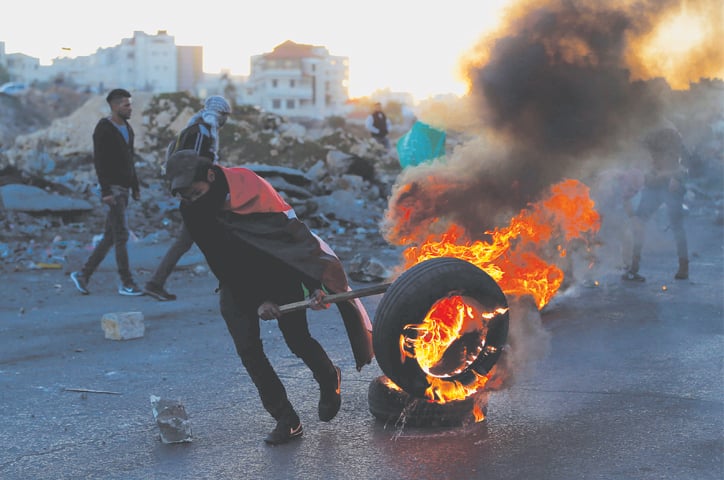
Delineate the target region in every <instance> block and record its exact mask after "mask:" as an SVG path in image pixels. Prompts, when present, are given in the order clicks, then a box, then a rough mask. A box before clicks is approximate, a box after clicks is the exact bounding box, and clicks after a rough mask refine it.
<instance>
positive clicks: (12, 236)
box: [0, 92, 400, 270]
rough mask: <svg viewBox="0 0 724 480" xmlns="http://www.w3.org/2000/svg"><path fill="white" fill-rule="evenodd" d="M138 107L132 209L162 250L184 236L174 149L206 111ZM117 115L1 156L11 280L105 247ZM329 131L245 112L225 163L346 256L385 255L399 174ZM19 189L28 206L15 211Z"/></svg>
mask: <svg viewBox="0 0 724 480" xmlns="http://www.w3.org/2000/svg"><path fill="white" fill-rule="evenodd" d="M3 100H5V99H0V101H3ZM14 100H15V99H11V101H14ZM132 102H133V115H132V118H131V120H130V123H131V125H132V127H133V129H134V132H135V134H136V142H135V146H136V154H137V161H136V169H137V173H138V175H139V181H140V183H141V200H140V202H133V201H131V203H130V206H129V210H128V215H129V226H130V229H131V231H132V240H131V241H141V242H157V241H159V240H163V239H168V238H169V236H171V235H174V234H175V232H176V231H177V230H178V226H179V224H180V222H181V217H180V214H179V212H178V209H177V203H178V202H177V200H175V199H173V198H172V197H170V195H169V193H168V189H167V185H166V182H165V180H164V179H163V176H162V167H163V163H164V161H165V156H164V155H165V151H166V147H167V146H168V143H169V142H170V141H171V140H172V139H173V138H174V136H175V135H176V134H177V133H178V132H179V131H180V130H181V129H182V128H183V127H185V126H186V124H187V122H188V120H189V119H190V118H191V116H192V115H193V114H194V113H196V112H197V111H198V110H199V109H200V108H201V107H202V104H201V101H200V100H199V99H197V98H195V97H191V96H189V95H187V94H185V93H175V94H162V95H156V96H153V95H151V94H147V93H143V92H138V93H134V95H133V97H132ZM23 115H27V116H28V118H31V119H35V118H40V117H41V116H37V115H35V114H34V113H24V109H23V108H22V105H20V106H19V107H18V109H17V111H16V112H15V115H14V116H12V115H11V116H10V118H0V122H2V125H0V126H4V124H6V123H13V122H14V121H16V119H17V118H18V117H19V116H20V117H22V116H23ZM106 115H108V105H107V104H106V102H105V99H104V97H103V96H102V95H91V96H88V98H87V100H86V101H85V102H84V103H83V104H82V105H80V106H79V107H78V108H77V109H76V110H74V111H72V112H70V113H69V114H67V115H65V116H55V117H53V116H49V117H45V120H46V121H45V122H44V123H43V122H40V120H37V121H36V122H35V123H33V122H28V123H27V126H26V127H25V129H24V130H25V131H24V132H23V133H21V134H18V135H17V136H16V137H15V138H14V141H12V142H7V145H6V146H2V147H0V228H2V230H3V232H4V234H3V236H2V239H0V269H4V270H21V269H32V268H64V267H63V264H64V263H65V262H66V260H67V257H68V256H69V255H71V254H72V253H74V252H77V250H78V249H84V251H86V252H87V249H88V248H90V245H91V244H92V242H93V241H94V237H95V239H96V241H97V239H98V238H99V236H100V234H101V233H102V232H103V222H104V220H105V213H104V209H103V207H102V204H101V202H100V198H99V194H98V193H99V192H98V189H97V186H96V183H97V178H96V175H95V170H94V167H93V157H92V150H93V145H92V132H93V129H94V127H95V124H96V123H97V121H98V119H99V118H101V117H103V116H106ZM328 123H329V122H324V121H312V120H309V121H306V122H304V123H295V122H290V121H287V120H286V119H285V118H283V117H280V116H277V115H272V114H269V113H267V112H262V111H260V110H258V109H256V108H253V107H249V106H239V107H236V108H235V111H234V113H233V115H232V117H231V118H230V120H229V122H228V123H227V125H225V126H224V128H222V129H221V130H220V132H219V133H220V163H221V164H222V165H224V166H246V167H249V168H251V169H253V170H254V171H256V172H257V173H258V174H259V175H261V176H263V177H265V178H266V179H267V180H269V181H270V183H272V185H274V187H275V188H277V189H278V190H279V191H280V193H281V194H282V195H283V196H284V197H285V199H286V200H287V201H288V202H289V203H290V204H291V205H292V206H293V207H294V208H295V210H296V211H297V214H298V215H299V216H300V218H302V219H304V221H305V222H307V223H308V224H309V225H310V227H311V228H313V229H314V230H316V231H319V232H320V234H321V235H322V236H323V237H325V239H327V240H328V241H329V242H330V243H331V244H332V246H333V247H334V248H335V250H336V251H337V252H338V253H339V254H340V255H342V254H344V253H345V252H353V251H354V250H355V249H354V246H353V245H354V244H357V243H365V244H367V245H369V246H370V247H371V248H372V249H374V245H380V244H384V243H385V242H384V240H383V239H382V238H381V236H380V233H379V229H378V223H379V221H380V220H381V218H382V215H383V213H384V209H385V208H386V206H387V196H388V195H389V192H390V188H391V186H392V184H393V182H394V179H395V177H396V175H397V174H398V173H399V170H400V167H399V162H398V161H397V159H396V158H395V156H394V152H391V153H389V154H388V153H387V152H385V151H384V150H383V149H382V148H381V147H380V146H379V145H378V144H377V143H376V142H374V141H373V140H371V139H369V138H368V136H367V135H366V134H365V133H364V129H363V127H362V126H361V125H349V126H347V125H342V126H334V127H333V126H330V125H329V124H328ZM19 184H22V185H23V189H22V195H23V197H22V198H23V201H17V200H13V199H14V198H16V197H17V195H18V194H19V193H18V187H19ZM69 200H72V201H70V202H69ZM78 202H80V203H78ZM43 205H45V207H43ZM67 205H70V206H71V207H69V208H66V207H65V206H67ZM31 206H32V208H31Z"/></svg>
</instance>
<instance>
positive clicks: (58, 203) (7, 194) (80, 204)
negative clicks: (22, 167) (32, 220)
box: [0, 184, 93, 212]
mask: <svg viewBox="0 0 724 480" xmlns="http://www.w3.org/2000/svg"><path fill="white" fill-rule="evenodd" d="M0 206H2V207H3V208H5V210H14V211H18V212H82V211H90V210H93V205H91V204H90V203H89V202H86V201H85V200H82V199H79V198H70V197H67V196H63V195H58V194H51V193H48V192H46V191H45V190H43V189H42V188H38V187H32V186H30V185H20V184H13V185H5V186H2V187H0Z"/></svg>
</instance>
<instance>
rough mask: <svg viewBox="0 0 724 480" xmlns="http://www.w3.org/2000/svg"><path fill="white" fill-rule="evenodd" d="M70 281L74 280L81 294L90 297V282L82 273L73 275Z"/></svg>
mask: <svg viewBox="0 0 724 480" xmlns="http://www.w3.org/2000/svg"><path fill="white" fill-rule="evenodd" d="M70 279H71V280H73V283H74V284H75V288H77V289H78V291H79V292H80V293H82V294H83V295H88V294H89V293H90V292H89V291H88V281H87V280H86V279H85V277H83V275H82V274H81V273H80V272H73V273H71V274H70Z"/></svg>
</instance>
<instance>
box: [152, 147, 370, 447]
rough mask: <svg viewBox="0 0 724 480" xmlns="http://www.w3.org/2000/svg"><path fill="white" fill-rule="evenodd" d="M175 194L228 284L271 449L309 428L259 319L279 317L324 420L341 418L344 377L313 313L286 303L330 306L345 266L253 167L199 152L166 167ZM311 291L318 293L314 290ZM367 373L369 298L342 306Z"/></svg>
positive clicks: (234, 323)
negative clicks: (312, 321) (267, 420)
mask: <svg viewBox="0 0 724 480" xmlns="http://www.w3.org/2000/svg"><path fill="white" fill-rule="evenodd" d="M166 177H167V178H168V179H169V180H170V182H171V192H172V193H173V194H174V195H179V196H180V197H181V205H180V210H181V215H182V217H183V220H184V224H185V225H186V228H187V229H188V231H189V233H190V234H191V237H192V238H193V241H194V242H195V243H196V244H197V245H198V247H199V248H200V250H201V251H202V252H203V254H204V256H205V257H206V260H207V262H208V264H209V267H210V268H211V271H212V272H213V273H214V275H215V276H216V277H217V279H218V280H219V291H220V300H219V302H220V310H221V315H222V317H223V318H224V320H225V322H226V325H227V327H228V330H229V333H230V334H231V337H232V338H233V340H234V345H235V346H236V351H237V353H238V354H239V356H240V357H241V361H242V363H243V365H244V367H245V368H246V371H247V372H248V374H249V376H250V377H251V380H252V381H253V382H254V385H255V386H256V388H257V390H258V392H259V396H260V398H261V402H262V405H263V406H264V408H265V409H266V410H267V411H268V412H269V414H270V415H271V416H272V417H274V419H275V420H276V422H277V424H276V427H275V428H274V429H273V430H272V431H271V432H270V433H269V434H268V435H267V437H266V438H265V441H266V442H267V443H269V444H273V445H276V444H282V443H286V442H288V441H290V440H292V439H294V438H297V437H299V436H300V435H301V434H302V423H301V420H300V418H299V415H298V414H297V412H296V411H295V409H294V407H293V406H292V404H291V402H290V401H289V399H288V397H287V393H286V390H285V388H284V385H283V384H282V382H281V381H280V379H279V377H278V375H277V373H276V372H275V371H274V369H273V367H272V366H271V364H270V362H269V360H268V358H267V357H266V354H265V353H264V350H263V347H262V341H261V337H260V326H259V319H260V318H261V319H264V320H271V319H273V318H276V319H277V320H278V325H279V329H280V330H281V332H282V335H283V337H284V341H285V342H286V344H287V346H288V347H289V349H290V350H291V351H292V353H294V354H295V355H296V356H297V357H299V358H300V359H301V360H302V361H303V362H304V363H305V364H306V365H307V367H308V368H309V369H310V370H311V371H312V374H313V376H314V379H315V380H316V381H317V383H318V384H319V389H320V398H319V405H318V415H319V419H320V420H322V421H325V422H326V421H330V420H332V419H333V418H334V417H335V416H336V415H337V412H338V411H339V408H340V405H341V392H340V386H341V373H340V369H339V368H338V367H336V366H335V365H334V364H333V363H332V361H331V360H330V358H329V356H328V355H327V353H326V352H325V351H324V349H323V348H322V346H321V345H320V344H319V342H317V340H315V339H314V338H313V337H312V336H311V334H310V332H309V327H308V324H307V317H306V312H305V311H304V310H301V311H293V312H289V313H285V314H283V315H282V314H281V312H280V310H279V305H281V304H286V303H292V302H299V301H302V300H304V299H305V297H307V296H309V298H310V306H311V308H312V309H315V310H319V309H323V308H327V305H324V304H323V303H322V302H321V300H322V298H323V297H324V295H325V292H329V293H339V292H343V291H347V290H349V286H348V282H347V277H346V274H345V271H344V268H343V267H342V264H341V262H340V261H339V259H338V258H337V256H336V255H335V254H334V252H333V251H332V250H331V249H330V248H329V246H328V245H327V244H326V243H324V242H323V241H322V240H321V239H320V238H319V237H317V236H316V235H315V234H313V233H312V232H311V230H309V228H308V227H307V226H306V225H305V224H304V223H302V222H301V221H300V220H299V219H297V217H296V215H295V214H294V210H293V209H292V208H291V207H290V206H289V205H288V204H287V202H286V201H285V200H284V199H283V198H282V197H281V195H279V193H278V192H277V191H276V190H274V188H273V187H272V186H271V185H270V184H269V183H268V182H267V181H266V180H264V179H263V178H261V177H259V176H258V175H256V174H255V173H254V172H252V171H251V170H249V169H246V168H241V167H235V168H225V167H221V166H219V165H216V164H213V163H212V162H211V161H210V160H209V159H206V158H204V157H201V156H199V155H198V154H197V153H196V152H195V151H193V150H182V151H179V152H176V153H175V154H173V155H172V156H171V157H170V158H169V159H168V161H167V163H166ZM310 292H311V293H310ZM337 307H338V309H339V311H340V314H341V316H342V319H343V321H344V324H345V328H346V330H347V334H348V337H349V340H350V343H351V347H352V351H353V354H354V356H355V361H356V366H357V369H358V370H360V369H361V368H362V366H363V365H365V364H368V363H370V361H371V360H372V356H373V354H372V341H371V325H370V321H369V317H368V316H367V312H366V311H365V309H364V307H363V305H362V303H361V302H360V301H359V299H354V300H350V301H346V302H341V303H338V304H337Z"/></svg>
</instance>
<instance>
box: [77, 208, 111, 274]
mask: <svg viewBox="0 0 724 480" xmlns="http://www.w3.org/2000/svg"><path fill="white" fill-rule="evenodd" d="M105 208H107V209H108V212H107V214H106V223H105V229H104V230H103V237H101V240H100V242H98V245H96V247H95V248H94V249H93V252H92V253H91V254H90V256H89V257H88V259H87V260H86V262H85V264H84V265H83V268H81V270H80V277H81V278H82V280H83V281H84V282H85V283H88V281H89V280H90V277H91V275H93V273H94V272H95V271H96V269H97V268H98V265H100V264H101V262H102V261H103V259H104V258H106V255H107V254H108V252H109V251H110V250H111V247H112V246H113V221H112V220H111V210H110V207H108V206H106V207H105Z"/></svg>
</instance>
